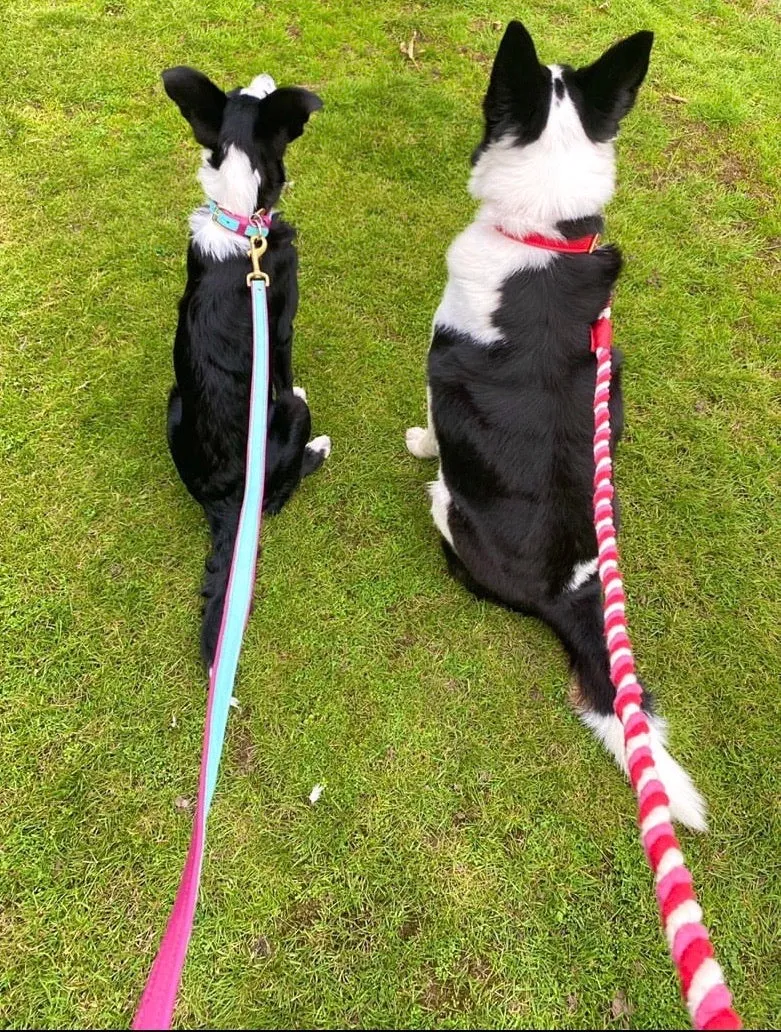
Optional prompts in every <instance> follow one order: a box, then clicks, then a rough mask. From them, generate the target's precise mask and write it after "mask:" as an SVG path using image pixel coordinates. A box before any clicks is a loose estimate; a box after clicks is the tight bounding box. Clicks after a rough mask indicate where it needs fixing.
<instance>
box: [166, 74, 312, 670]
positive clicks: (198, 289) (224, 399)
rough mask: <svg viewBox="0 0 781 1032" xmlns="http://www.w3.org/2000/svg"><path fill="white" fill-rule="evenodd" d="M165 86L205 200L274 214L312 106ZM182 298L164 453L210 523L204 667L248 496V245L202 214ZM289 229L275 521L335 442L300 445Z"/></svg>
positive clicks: (277, 356)
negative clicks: (180, 118)
mask: <svg viewBox="0 0 781 1032" xmlns="http://www.w3.org/2000/svg"><path fill="white" fill-rule="evenodd" d="M163 85H164V86H165V90H166V92H167V93H168V96H169V97H171V99H172V100H174V101H175V102H176V104H177V105H178V106H179V109H180V110H181V112H182V114H183V115H184V117H185V118H186V119H187V121H188V122H189V123H190V125H191V126H192V129H193V132H194V134H195V138H196V140H197V141H198V143H200V144H201V146H202V147H204V148H205V149H204V152H203V164H202V167H201V170H200V173H199V179H200V181H201V184H202V186H203V188H204V190H205V192H206V195H207V198H209V199H210V200H212V201H214V202H215V203H216V204H217V205H219V206H220V207H221V208H223V209H226V210H227V211H229V212H232V213H234V214H235V215H239V216H245V217H249V216H251V215H253V214H254V213H255V212H257V211H258V210H259V209H261V208H262V209H265V211H266V212H271V211H272V208H273V206H274V205H275V204H276V202H277V201H278V199H279V196H280V194H281V192H282V188H283V186H284V183H285V169H284V165H283V157H284V154H285V149H286V147H287V145H288V143H290V141H291V140H294V139H296V137H298V136H300V135H301V133H302V132H303V130H304V125H305V124H306V122H307V120H308V119H309V116H310V115H311V114H312V112H313V111H317V110H318V109H319V108H321V107H322V102H321V101H320V99H319V97H317V96H315V94H314V93H310V92H309V91H308V90H304V89H299V88H280V89H277V88H276V85H275V83H274V80H273V79H272V78H271V77H270V76H268V75H260V76H257V78H255V79H253V81H252V83H251V84H250V86H248V87H247V88H246V89H236V90H233V91H232V92H231V93H228V94H225V93H224V92H223V91H222V90H221V89H219V88H218V87H217V86H215V85H214V83H213V82H211V80H210V79H208V78H207V77H206V76H205V75H203V74H202V73H201V72H197V71H195V70H194V69H192V68H184V67H179V68H171V69H169V70H168V71H166V72H164V73H163ZM190 228H191V235H190V245H189V249H188V252H187V286H186V288H185V292H184V295H183V297H182V299H181V302H180V304H179V324H178V326H177V330H176V339H175V342H174V371H175V375H176V383H175V384H174V387H173V389H172V390H171V396H170V399H169V403H168V443H169V446H170V449H171V455H172V456H173V460H174V462H175V463H176V468H177V469H178V471H179V475H180V476H181V478H182V480H183V481H184V483H185V485H186V487H187V489H188V490H189V491H190V493H191V494H192V495H193V497H194V498H195V499H196V501H198V502H199V503H200V504H201V505H202V506H203V509H204V512H205V513H206V518H207V520H208V521H209V527H210V530H211V536H212V550H211V555H210V557H209V559H208V560H207V562H206V574H205V578H204V586H203V594H204V599H205V602H204V609H203V626H202V631H201V655H202V657H203V661H204V663H205V665H206V667H207V669H208V668H209V667H210V666H211V663H212V660H213V658H214V650H215V647H216V644H217V637H218V634H219V628H220V620H221V617H222V609H223V603H224V601H225V591H226V587H227V581H228V573H229V569H230V561H231V555H232V552H233V544H234V540H235V537H236V529H237V525H238V518H239V512H240V510H241V503H242V499H243V496H244V463H245V455H246V448H247V430H248V418H249V400H250V378H251V371H252V318H251V306H250V297H249V290H248V289H247V282H246V280H247V273H248V272H250V271H251V268H252V267H251V264H250V260H249V258H248V253H249V241H248V240H247V239H246V238H245V237H242V236H240V235H239V234H237V233H234V232H231V230H230V229H227V228H225V227H224V226H222V225H220V224H218V222H216V221H215V220H214V219H213V218H212V213H211V211H210V209H209V207H208V206H207V205H206V204H204V205H202V206H201V207H199V208H197V209H196V210H195V212H193V215H192V217H191V219H190ZM294 236H295V233H294V230H293V228H292V226H290V225H288V224H287V223H286V222H284V221H283V220H282V219H281V218H280V217H279V216H278V215H276V214H275V215H274V216H273V219H272V222H271V227H270V230H269V235H268V250H267V251H266V254H265V255H264V257H263V270H264V272H266V273H268V275H269V277H270V280H271V284H270V288H269V291H268V309H269V335H270V341H269V346H270V355H269V357H270V368H271V377H270V383H269V408H268V413H269V416H268V430H267V446H266V477H265V492H264V502H263V508H264V511H266V512H268V513H277V512H279V510H280V509H281V508H282V506H283V505H284V504H285V502H286V501H287V500H288V499H289V498H290V496H291V495H292V493H293V491H294V490H295V489H296V487H297V486H298V484H299V482H300V481H301V479H302V477H305V476H307V475H308V474H309V473H313V472H314V471H315V470H316V469H318V467H319V466H321V465H322V463H323V461H324V459H325V458H326V457H327V455H328V453H329V451H330V448H331V442H330V440H329V439H328V438H327V437H317V438H315V440H313V441H311V442H309V443H307V442H308V439H309V433H310V429H311V418H310V414H309V408H308V407H307V403H306V394H305V393H304V391H303V390H302V389H301V388H299V387H294V386H293V371H292V344H293V319H294V317H295V314H296V308H297V306H298V282H297V258H296V251H295V247H294V245H293V239H294Z"/></svg>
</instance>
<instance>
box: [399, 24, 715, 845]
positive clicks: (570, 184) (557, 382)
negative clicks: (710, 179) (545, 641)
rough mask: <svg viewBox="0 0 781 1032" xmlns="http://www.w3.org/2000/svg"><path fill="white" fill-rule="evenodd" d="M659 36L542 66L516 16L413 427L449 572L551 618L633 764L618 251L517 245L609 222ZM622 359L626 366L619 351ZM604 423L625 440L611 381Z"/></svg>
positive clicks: (577, 681) (579, 680) (655, 727)
mask: <svg viewBox="0 0 781 1032" xmlns="http://www.w3.org/2000/svg"><path fill="white" fill-rule="evenodd" d="M652 43H653V35H652V33H650V32H638V33H637V34H636V35H634V36H631V37H629V38H628V39H625V40H623V41H622V42H620V43H617V44H616V45H615V46H613V47H611V48H610V49H609V50H608V51H607V52H606V53H605V54H603V55H602V57H600V58H599V60H597V61H595V62H594V64H591V65H589V66H588V67H585V68H578V69H577V70H576V69H574V68H571V67H569V66H566V65H564V66H561V65H549V66H545V65H541V64H540V62H539V60H538V59H537V54H536V52H535V49H534V43H533V42H532V39H531V36H530V35H529V33H528V32H527V31H526V29H525V28H524V27H523V26H522V25H521V24H520V23H519V22H511V23H510V25H509V26H508V28H507V31H506V33H505V35H504V38H503V39H502V42H501V45H500V47H499V51H498V53H497V56H496V61H495V63H494V66H493V70H492V73H491V81H490V85H489V87H488V91H487V94H486V97H485V101H484V104H483V110H484V114H485V131H484V136H483V140H482V142H481V143H480V145H479V147H478V148H477V150H476V151H475V154H474V156H473V171H472V177H471V181H470V190H471V193H472V194H473V196H474V197H476V198H477V199H478V200H479V201H480V202H481V206H480V209H479V211H478V213H477V216H476V218H475V221H474V222H473V223H472V224H471V225H470V226H469V227H468V228H467V229H466V230H464V232H463V233H461V234H460V236H458V237H457V238H456V240H455V241H454V242H453V244H452V246H451V248H450V251H449V253H448V271H449V278H448V283H447V286H446V288H445V293H444V296H443V298H442V302H441V304H440V306H439V308H438V310H437V313H436V315H435V317H434V331H433V339H432V343H431V348H430V351H429V357H428V389H429V425H428V427H427V428H426V429H422V428H420V427H413V428H412V429H410V430H408V431H407V446H408V448H409V450H410V451H411V452H412V454H413V455H416V456H418V457H419V458H429V457H434V456H437V455H438V456H439V462H440V468H439V476H438V478H437V480H436V481H435V482H434V483H433V484H432V485H431V498H432V506H431V512H432V516H433V518H434V523H435V524H436V526H437V528H438V529H439V531H440V534H441V535H442V545H443V548H444V551H445V555H446V557H447V561H448V565H449V568H450V571H451V573H452V574H453V575H454V576H455V577H456V578H457V579H458V580H460V581H461V582H462V583H463V584H465V585H466V586H467V587H468V588H469V589H470V590H471V591H473V592H474V593H475V594H476V595H478V596H480V597H482V598H488V599H492V600H493V601H495V602H498V603H500V604H501V605H504V606H507V607H509V608H511V609H514V610H517V611H519V612H522V613H529V614H533V615H534V616H537V617H539V618H540V619H542V620H544V621H545V622H546V623H547V624H548V625H549V626H550V627H552V628H553V630H554V631H555V632H556V633H557V635H558V636H559V638H560V640H561V641H562V643H563V644H564V647H565V648H566V650H567V652H568V654H569V658H570V661H571V664H572V668H573V673H574V682H573V701H574V703H575V705H576V708H577V710H578V712H579V714H580V716H581V719H582V720H583V722H584V723H585V724H586V725H587V726H588V727H589V728H591V730H592V731H593V732H594V733H595V734H596V736H597V738H599V739H600V741H602V742H603V743H604V745H605V746H606V747H607V748H608V750H609V751H610V752H611V753H612V754H613V756H614V757H615V759H616V761H617V762H618V763H619V765H620V766H622V767H623V768H624V769H626V761H625V758H624V741H623V730H622V727H621V724H620V722H619V720H618V718H617V717H616V716H614V714H613V699H614V696H615V691H614V688H613V685H612V683H611V680H610V671H609V666H608V661H607V651H606V647H605V642H604V636H603V615H602V602H601V595H600V584H599V579H598V576H597V560H596V555H597V543H596V534H595V531H594V526H593V522H592V480H593V476H594V459H593V452H592V440H593V414H592V404H593V397H594V385H595V376H596V362H595V360H594V356H593V355H592V354H591V353H590V326H591V324H592V323H593V322H594V321H595V320H596V318H597V316H598V315H599V313H600V311H601V310H602V309H603V308H605V306H606V305H607V304H608V303H609V298H610V296H611V294H612V291H613V287H614V285H615V283H616V280H617V279H618V274H619V271H620V269H621V256H620V253H619V251H618V249H617V248H616V247H612V246H610V247H600V248H598V249H597V250H596V251H595V252H594V253H593V254H591V253H581V254H562V253H556V252H553V251H551V250H546V249H541V248H539V247H535V246H531V245H530V244H526V243H523V242H522V240H521V239H519V238H523V237H524V236H528V235H531V234H536V235H539V236H542V237H546V238H548V239H550V238H553V239H554V240H558V241H561V240H564V241H566V240H575V239H578V238H582V237H585V236H587V235H589V234H595V233H601V232H602V229H603V218H602V213H603V209H604V206H605V205H606V203H607V202H608V201H609V200H610V198H611V196H612V195H613V190H614V184H615V157H614V147H613V141H614V140H615V137H616V135H617V133H618V127H619V122H620V120H621V119H622V118H623V117H624V115H626V114H627V113H628V111H629V110H630V109H631V107H632V105H633V104H634V101H635V97H636V94H637V91H638V89H639V87H640V84H641V83H642V81H643V79H644V77H645V74H646V71H647V69H648V61H649V57H650V52H651V45H652ZM614 361H615V367H616V374H617V372H618V368H617V367H618V363H619V361H620V356H619V355H618V354H616V356H615V360H614ZM610 416H611V424H612V426H613V430H614V434H615V437H617V436H618V435H619V433H620V429H621V419H622V402H621V391H620V383H619V378H618V375H616V376H615V377H614V381H613V392H612V397H611V403H610ZM650 706H651V700H650V697H649V695H648V694H647V693H646V695H645V701H644V708H646V709H647V710H649V711H650ZM649 723H650V725H651V729H652V731H651V743H650V745H651V748H652V751H653V754H654V760H655V763H656V767H657V770H658V772H659V775H660V777H661V778H662V780H663V782H664V784H665V788H666V789H667V792H668V795H669V797H670V804H671V806H670V808H671V812H672V814H673V816H674V817H675V818H676V819H677V820H679V821H681V822H683V823H684V824H687V825H688V826H689V827H691V828H696V829H704V827H705V819H704V813H705V806H704V803H703V801H702V799H701V798H700V796H699V794H698V792H697V790H696V789H695V787H694V785H693V784H692V782H691V780H690V778H689V776H688V775H687V774H686V772H685V771H684V770H683V769H682V768H681V767H680V766H679V765H678V764H677V763H676V762H675V760H674V759H673V758H672V757H671V756H670V754H669V753H668V752H667V750H666V749H665V747H664V742H665V738H664V723H663V722H662V721H661V720H660V719H659V718H656V717H651V718H650V721H649Z"/></svg>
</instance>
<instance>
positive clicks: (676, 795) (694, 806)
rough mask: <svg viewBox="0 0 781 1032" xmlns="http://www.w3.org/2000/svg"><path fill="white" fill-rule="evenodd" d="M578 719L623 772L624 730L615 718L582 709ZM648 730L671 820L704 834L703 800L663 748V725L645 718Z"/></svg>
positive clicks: (664, 737)
mask: <svg viewBox="0 0 781 1032" xmlns="http://www.w3.org/2000/svg"><path fill="white" fill-rule="evenodd" d="M578 716H579V717H580V719H581V720H582V721H583V723H584V724H585V725H586V727H588V728H590V729H591V731H593V733H594V735H595V737H596V738H597V739H598V740H599V741H600V742H601V743H602V744H603V745H604V746H605V748H606V749H607V751H608V752H609V753H610V754H611V755H612V756H613V758H614V759H615V761H616V763H617V764H618V766H619V767H620V768H621V770H623V771H624V773H626V772H627V766H626V756H625V754H624V729H623V727H622V726H621V721H620V720H619V719H618V717H616V716H613V715H607V714H603V713H594V712H593V711H591V710H583V711H582V712H580V713H579V714H578ZM648 723H649V725H650V728H651V752H652V754H653V758H654V764H655V766H656V772H657V774H658V775H659V780H660V781H661V782H662V784H663V785H664V788H665V791H666V792H667V796H668V798H669V800H670V814H671V816H672V818H673V820H674V821H678V822H679V823H680V824H684V825H685V826H686V827H687V828H691V829H692V831H707V829H708V824H707V821H706V819H705V814H706V812H707V807H706V806H705V800H704V799H703V798H702V796H701V795H700V793H699V792H698V791H697V789H696V788H695V787H694V782H693V781H692V779H691V778H690V777H689V775H688V774H687V773H686V771H685V770H684V769H683V767H682V766H681V765H680V764H679V763H678V762H677V761H676V760H674V759H673V758H672V756H671V755H670V754H669V752H668V751H667V749H666V748H665V740H666V735H665V723H664V721H663V720H661V719H660V718H659V717H648Z"/></svg>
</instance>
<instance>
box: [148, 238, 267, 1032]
mask: <svg viewBox="0 0 781 1032" xmlns="http://www.w3.org/2000/svg"><path fill="white" fill-rule="evenodd" d="M266 233H268V230H266ZM265 250H266V237H265V235H261V234H258V235H257V236H253V237H252V238H251V240H250V258H251V259H252V272H251V273H249V275H248V276H247V285H248V286H249V288H250V296H251V299H252V382H251V389H250V406H249V429H248V431H247V460H246V471H245V480H244V500H243V501H242V504H241V515H240V516H239V526H238V530H237V532H236V543H235V544H234V546H233V558H232V560H231V568H230V576H229V578H228V588H227V592H226V595H225V605H224V607H223V611H222V623H221V624H220V634H219V637H218V639H217V650H216V653H215V658H214V664H213V666H212V668H211V670H210V671H209V696H208V701H207V704H206V726H205V728H204V735H203V753H202V756H201V774H200V780H199V784H198V806H197V809H196V812H195V821H194V823H193V833H192V837H191V839H190V848H189V850H188V853H187V861H186V863H185V867H184V871H183V872H182V878H181V881H180V882H179V891H178V892H177V894H176V900H175V902H174V907H173V910H172V911H171V916H170V917H169V918H168V925H167V926H166V930H165V934H164V935H163V941H162V942H161V944H160V949H159V950H158V953H157V956H156V957H155V962H154V964H153V965H152V970H151V971H150V972H149V977H148V978H147V982H146V986H145V987H144V992H143V995H142V997H141V1002H140V1003H139V1005H138V1010H137V1011H136V1016H135V1019H134V1021H133V1028H134V1029H169V1028H170V1027H171V1019H172V1018H173V1013H174V1007H175V1005H176V996H177V993H178V991H179V983H180V981H181V978H182V968H183V967H184V961H185V957H186V955H187V947H188V945H189V942H190V935H191V934H192V930H193V919H194V917H195V907H196V903H197V902H198V886H199V884H200V880H201V867H202V865H203V854H204V847H205V845H206V819H207V817H208V815H209V809H210V807H211V802H212V796H213V795H214V789H215V786H216V784H217V774H218V771H219V768H220V758H221V757H222V747H223V743H224V741H225V729H226V726H227V723H228V713H229V711H230V703H231V698H232V697H233V684H234V681H235V679H236V669H237V667H238V665H239V654H240V652H241V643H242V638H243V637H244V628H245V627H246V626H247V620H248V619H249V613H250V607H251V605H252V593H253V586H254V583H255V563H256V560H257V555H258V547H259V544H260V523H261V514H262V511H263V483H264V480H265V476H266V430H267V421H268V385H269V334H268V304H267V300H266V289H267V287H268V284H269V279H268V276H267V275H266V273H265V272H262V271H261V268H260V259H261V257H262V255H263V254H264V252H265Z"/></svg>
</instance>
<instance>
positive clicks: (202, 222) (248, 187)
mask: <svg viewBox="0 0 781 1032" xmlns="http://www.w3.org/2000/svg"><path fill="white" fill-rule="evenodd" d="M210 154H211V152H210V151H208V150H206V151H204V152H203V164H202V165H201V168H200V170H199V172H198V179H199V180H200V183H201V186H202V187H203V189H204V191H205V193H206V196H207V197H209V198H210V199H211V200H213V201H216V202H217V204H219V205H220V207H222V208H226V209H227V210H228V211H231V212H234V213H235V214H236V215H247V216H249V215H252V213H253V212H254V211H255V208H256V206H257V201H258V190H259V189H260V173H259V172H258V171H256V170H255V169H254V168H253V167H252V165H251V164H250V160H249V158H248V157H247V155H246V154H245V153H244V151H241V150H239V148H238V147H235V146H234V145H233V144H231V146H230V147H229V148H228V152H227V154H226V155H225V157H224V159H223V161H222V164H221V165H220V167H219V168H213V167H212V166H211V165H210V164H209V157H210ZM190 231H191V232H192V237H193V244H195V246H196V247H197V248H198V250H199V251H201V252H202V253H203V254H205V255H208V256H209V257H210V258H214V259H215V260H216V261H224V260H225V259H226V258H234V257H235V256H236V255H238V254H246V253H248V252H249V243H248V242H247V241H246V240H245V239H244V238H243V237H240V236H239V235H238V234H236V233H233V232H231V230H229V229H225V227H224V226H220V225H219V224H218V223H217V222H215V221H214V219H213V218H212V216H211V212H210V211H209V209H208V207H207V206H206V205H202V206H201V207H200V208H196V210H195V211H194V212H193V213H192V215H191V216H190Z"/></svg>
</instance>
